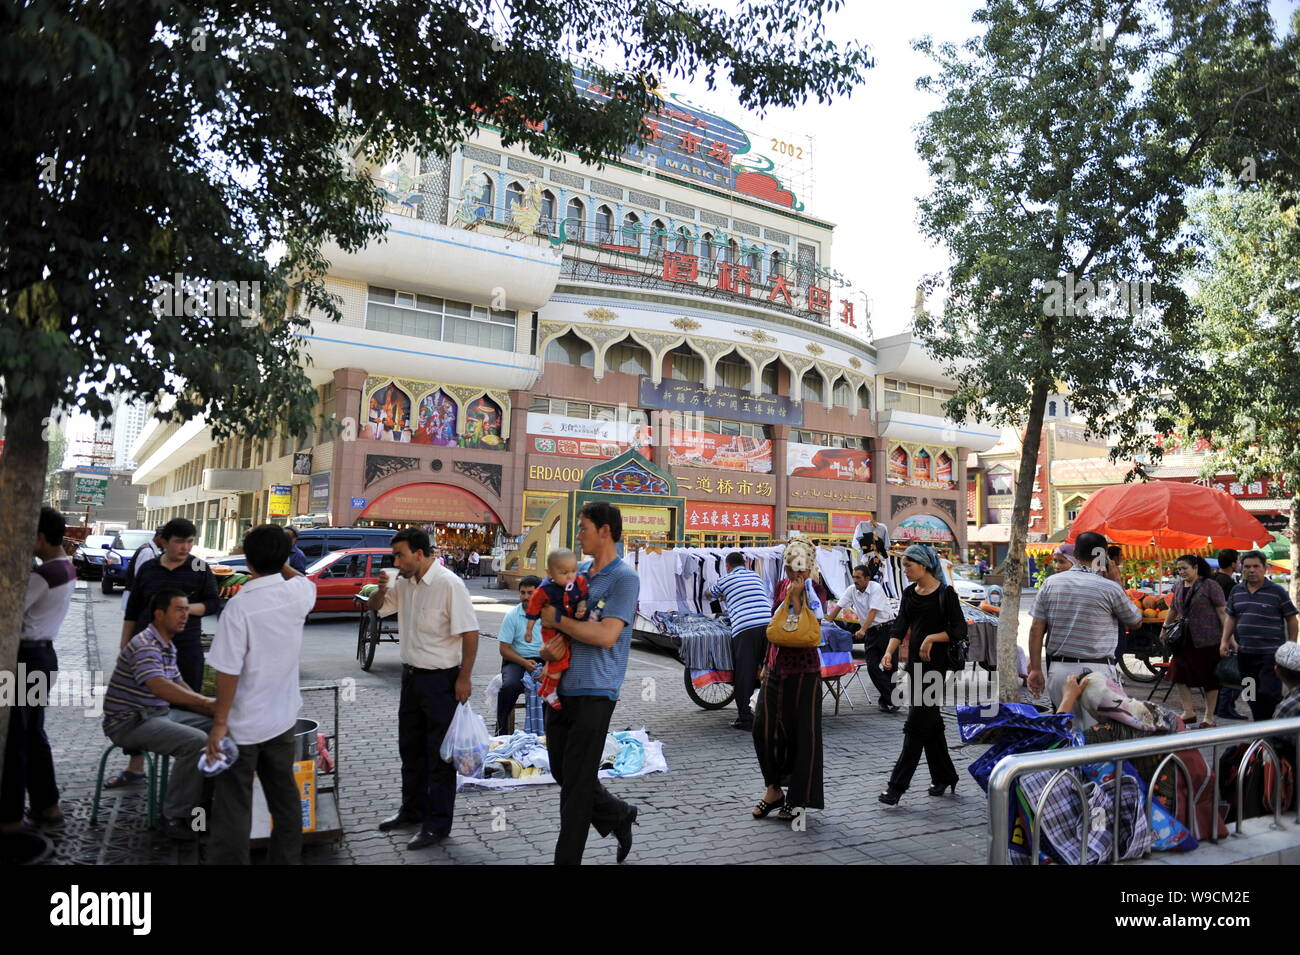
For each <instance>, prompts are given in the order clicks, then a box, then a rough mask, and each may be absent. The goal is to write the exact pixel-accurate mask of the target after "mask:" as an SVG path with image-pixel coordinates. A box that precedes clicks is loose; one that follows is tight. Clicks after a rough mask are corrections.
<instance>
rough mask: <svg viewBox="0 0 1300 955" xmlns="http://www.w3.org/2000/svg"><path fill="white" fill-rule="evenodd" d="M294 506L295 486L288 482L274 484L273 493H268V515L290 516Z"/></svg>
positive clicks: (272, 486)
mask: <svg viewBox="0 0 1300 955" xmlns="http://www.w3.org/2000/svg"><path fill="white" fill-rule="evenodd" d="M292 506H293V488H292V487H291V486H290V485H288V484H272V485H271V493H270V494H268V495H267V503H266V514H267V516H268V517H288V516H289V512H290V508H291V507H292Z"/></svg>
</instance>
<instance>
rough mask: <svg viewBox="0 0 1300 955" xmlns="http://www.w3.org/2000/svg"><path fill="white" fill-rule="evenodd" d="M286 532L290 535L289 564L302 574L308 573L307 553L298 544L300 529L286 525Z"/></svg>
mask: <svg viewBox="0 0 1300 955" xmlns="http://www.w3.org/2000/svg"><path fill="white" fill-rule="evenodd" d="M284 532H285V533H286V534H288V535H289V566H290V567H292V568H293V569H294V570H296V571H298V573H300V574H306V573H307V555H306V554H304V553H303V552H302V548H301V547H299V546H298V529H297V528H296V527H286V528H285V529H284Z"/></svg>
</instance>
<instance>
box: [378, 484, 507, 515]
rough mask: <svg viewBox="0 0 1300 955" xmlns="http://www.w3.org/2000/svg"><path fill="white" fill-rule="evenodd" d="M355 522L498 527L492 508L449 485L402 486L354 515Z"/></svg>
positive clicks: (387, 492) (383, 495)
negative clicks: (488, 525) (456, 524)
mask: <svg viewBox="0 0 1300 955" xmlns="http://www.w3.org/2000/svg"><path fill="white" fill-rule="evenodd" d="M357 519H358V520H366V521H399V522H406V523H411V524H446V523H450V522H456V523H462V524H500V523H501V519H500V518H499V517H497V515H496V513H495V512H494V511H493V510H492V508H490V507H488V505H487V504H485V503H484V502H483V500H482V499H481V498H479V497H478V495H476V494H471V493H470V492H469V491H466V490H462V489H461V488H458V487H453V486H452V485H450V484H403V485H402V486H401V487H395V488H393V489H392V490H391V491H386V492H384V493H383V494H381V495H380V496H379V497H377V498H375V499H374V500H373V501H371V502H370V504H369V506H367V507H366V509H365V510H364V511H362V512H361V513H360V514H358V515H357Z"/></svg>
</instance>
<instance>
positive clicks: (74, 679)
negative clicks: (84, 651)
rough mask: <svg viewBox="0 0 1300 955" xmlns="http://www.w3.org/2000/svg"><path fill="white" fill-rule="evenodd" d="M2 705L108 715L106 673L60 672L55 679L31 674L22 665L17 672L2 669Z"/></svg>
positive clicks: (42, 671)
mask: <svg viewBox="0 0 1300 955" xmlns="http://www.w3.org/2000/svg"><path fill="white" fill-rule="evenodd" d="M0 706H6V707H8V706H33V707H34V706H71V707H80V708H81V709H82V710H83V711H84V712H85V715H86V716H93V717H99V716H102V715H103V713H104V672H103V671H102V670H59V671H58V672H57V673H55V674H54V675H53V678H52V679H51V676H50V675H49V674H47V673H46V672H45V671H44V670H31V671H29V670H28V669H27V664H26V663H19V664H18V669H17V672H15V671H13V670H0Z"/></svg>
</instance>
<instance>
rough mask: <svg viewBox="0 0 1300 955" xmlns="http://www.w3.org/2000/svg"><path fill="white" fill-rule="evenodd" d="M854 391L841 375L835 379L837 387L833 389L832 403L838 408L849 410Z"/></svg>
mask: <svg viewBox="0 0 1300 955" xmlns="http://www.w3.org/2000/svg"><path fill="white" fill-rule="evenodd" d="M852 393H853V389H851V388H850V387H849V383H848V381H847V380H846V379H845V378H844V376H843V375H841V376H840V377H839V378H837V379H835V387H834V388H832V389H831V403H832V404H834V405H835V407H837V408H847V407H848V406H849V396H850V395H851V394H852Z"/></svg>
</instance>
